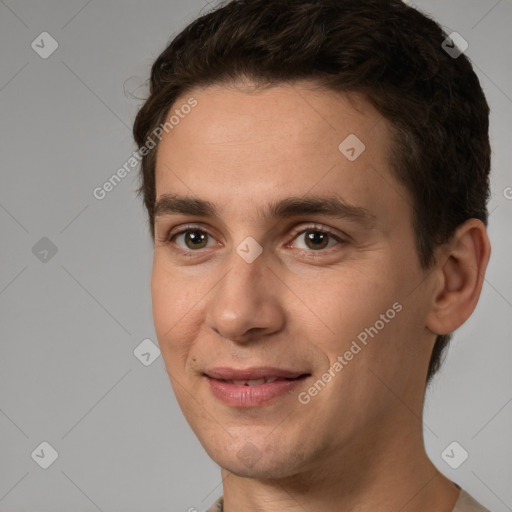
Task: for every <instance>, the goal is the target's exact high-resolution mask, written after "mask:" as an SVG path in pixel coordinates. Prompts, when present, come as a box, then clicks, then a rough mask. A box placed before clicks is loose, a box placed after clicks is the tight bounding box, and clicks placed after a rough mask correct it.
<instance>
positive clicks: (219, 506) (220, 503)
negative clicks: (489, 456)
mask: <svg viewBox="0 0 512 512" xmlns="http://www.w3.org/2000/svg"><path fill="white" fill-rule="evenodd" d="M223 509H224V497H223V496H221V497H220V498H219V499H218V500H217V501H216V502H215V503H214V504H213V505H212V506H211V507H210V508H209V509H208V510H207V511H206V512H222V511H223ZM482 510H485V509H482Z"/></svg>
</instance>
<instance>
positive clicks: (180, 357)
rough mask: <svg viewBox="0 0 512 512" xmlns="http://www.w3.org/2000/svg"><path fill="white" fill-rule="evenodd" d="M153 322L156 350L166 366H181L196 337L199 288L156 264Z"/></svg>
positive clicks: (152, 295)
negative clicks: (158, 348) (157, 346)
mask: <svg viewBox="0 0 512 512" xmlns="http://www.w3.org/2000/svg"><path fill="white" fill-rule="evenodd" d="M151 297H152V305H153V322H154V326H155V332H156V335H157V338H158V342H159V345H160V350H161V351H162V355H163V357H164V361H165V363H166V366H167V367H168V368H170V367H174V368H177V367H178V366H181V367H182V366H183V365H184V363H185V361H186V358H187V355H188V352H189V348H190V345H191V344H192V342H193V340H194V339H195V338H196V337H197V329H198V328H199V321H198V320H197V319H198V317H199V316H200V313H199V308H200V307H201V302H200V298H201V295H200V291H199V290H198V289H197V287H194V286H191V284H190V281H189V280H186V279H179V278H178V276H177V275H176V274H173V273H171V272H169V271H168V270H166V269H165V267H163V266H162V265H159V264H158V260H157V258H155V263H154V265H153V273H152V278H151Z"/></svg>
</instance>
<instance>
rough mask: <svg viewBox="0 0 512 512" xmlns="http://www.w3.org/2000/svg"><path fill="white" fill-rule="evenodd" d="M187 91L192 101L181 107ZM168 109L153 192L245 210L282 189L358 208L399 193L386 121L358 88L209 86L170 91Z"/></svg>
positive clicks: (285, 192)
mask: <svg viewBox="0 0 512 512" xmlns="http://www.w3.org/2000/svg"><path fill="white" fill-rule="evenodd" d="M191 98H193V99H194V100H195V101H196V102H197V105H196V106H195V107H194V108H193V109H188V108H187V109H184V110H183V111H181V110H180V109H181V107H182V106H183V105H185V104H186V103H187V102H188V103H190V100H191ZM177 110H178V111H179V112H176V111H177ZM185 111H187V112H188V113H186V114H185V113H184V112H185ZM175 113H176V114H179V113H181V116H180V119H179V122H178V123H177V124H175V125H174V127H173V128H172V130H169V132H168V133H165V132H164V135H163V138H162V141H161V142H160V144H159V147H158V153H157V162H156V196H157V199H158V197H159V196H161V195H162V194H168V193H177V194H180V195H189V196H194V197H202V198H204V199H206V200H210V201H212V202H216V203H218V204H221V205H224V206H226V208H229V207H232V208H234V207H235V206H237V207H238V211H239V212H240V208H244V209H245V211H246V213H249V206H251V207H254V208H253V209H251V211H253V210H254V211H256V205H257V203H260V204H261V203H262V202H263V201H264V200H265V199H266V200H268V199H269V198H273V199H276V198H277V197H280V198H282V197H285V196H286V195H292V196H301V195H306V194H310V193H314V194H315V195H316V196H322V194H325V195H329V196H332V195H333V194H336V195H339V196H341V197H343V198H344V200H345V201H346V202H347V203H354V202H358V203H364V204H362V206H363V207H365V206H366V205H369V204H371V203H372V202H374V203H375V205H377V203H385V202H386V201H387V202H388V204H389V203H391V202H393V201H394V202H395V203H396V197H393V196H396V195H397V194H398V195H401V196H402V198H403V197H404V191H403V190H401V187H400V185H399V184H398V183H397V182H396V180H395V178H394V176H393V173H392V170H391V169H392V165H391V164H392V163H391V162H390V157H389V155H390V154H391V151H390V149H391V148H390V144H391V136H390V133H389V125H388V122H387V121H386V120H385V119H384V118H383V117H382V116H381V115H380V114H379V113H378V112H377V111H376V110H375V109H374V108H373V107H372V106H371V105H370V104H369V103H368V102H367V101H366V100H365V99H364V97H363V96H361V95H358V94H354V93H352V94H350V95H349V94H342V93H336V92H333V91H330V90H326V89H322V88H318V87H316V86H313V85H311V84H308V83H296V84H286V85H277V86H273V87H270V88H265V89H261V90H254V89H252V88H247V87H236V86H229V87H228V86H222V85H216V86H211V87H207V88H203V89H199V88H198V89H194V90H192V91H190V93H188V94H185V95H183V96H181V97H180V98H178V99H177V100H176V101H175V103H174V105H173V107H172V108H171V111H170V113H169V115H173V114H175ZM384 188H385V189H386V190H384Z"/></svg>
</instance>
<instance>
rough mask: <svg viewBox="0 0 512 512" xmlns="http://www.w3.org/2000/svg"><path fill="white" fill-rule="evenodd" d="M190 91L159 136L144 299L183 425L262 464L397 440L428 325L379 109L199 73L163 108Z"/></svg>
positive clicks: (426, 345) (284, 466)
mask: <svg viewBox="0 0 512 512" xmlns="http://www.w3.org/2000/svg"><path fill="white" fill-rule="evenodd" d="M190 97H193V98H195V99H196V100H197V106H195V107H194V108H193V109H192V110H191V111H190V113H188V114H187V115H186V116H183V118H182V119H180V121H179V124H176V125H175V127H174V128H173V129H172V130H171V131H169V133H168V134H166V135H165V136H164V138H163V139H162V141H161V143H160V146H159V149H158V158H157V169H156V195H157V204H158V207H157V215H156V218H155V240H156V241H155V253H154V267H153V275H152V298H153V313H154V322H155V329H156V333H157V336H158V340H159V344H160V347H161V350H162V355H163V358H164V361H165V365H166V368H167V371H168V373H169V376H170V379H171V383H172V386H173V389H174V391H175V393H176V397H177V400H178V402H179V404H180V406H181V408H182V410H183V413H184V414H185V416H186V418H187V420H188V422H189V424H190V425H191V427H192V429H193V430H194V432H195V433H196V435H197V436H198V438H199V440H200V441H201V443H202V445H203V446H204V448H205V449H206V451H207V452H208V453H209V454H210V456H211V457H212V458H213V459H214V460H215V461H216V462H217V463H218V464H220V465H221V466H222V467H224V468H227V469H228V470H230V471H232V472H234V473H237V474H239V475H244V476H253V477H257V476H261V477H270V478H275V477H279V476H290V475H294V474H297V473H299V472H300V471H305V470H307V469H314V468H315V467H320V466H321V465H322V464H324V463H325V462H326V461H327V460H328V459H331V460H333V459H336V458H337V457H340V458H341V457H346V456H347V455H349V454H350V453H351V450H352V451H354V450H356V447H357V450H358V453H360V454H363V453H364V451H365V450H371V449H372V446H373V447H375V446H376V445H377V444H378V443H379V442H380V441H382V442H384V440H385V439H386V438H391V437H393V436H394V437H395V438H396V436H397V435H398V436H399V435H400V432H401V430H400V429H407V428H408V425H409V424H410V423H411V421H413V422H416V423H417V422H418V421H419V420H418V418H417V417H414V414H416V415H418V416H419V415H421V401H422V397H423V392H424V382H425V375H426V370H427V365H428V360H429V355H430V351H431V348H432V342H433V335H432V333H430V332H429V331H428V330H427V329H426V327H425V318H426V315H427V309H428V303H429V291H428V290H429V280H428V278H427V279H425V276H426V275H427V274H425V273H424V271H423V270H422V269H421V267H420V265H419V263H418V256H417V252H416V248H415V243H414V233H413V228H412V213H411V205H410V202H409V200H408V194H407V192H406V191H405V190H404V189H403V188H402V186H401V185H399V184H398V182H397V181H396V179H395V178H394V176H393V173H392V170H391V169H392V165H393V162H392V160H391V156H390V155H391V151H390V149H391V136H390V133H389V131H388V124H387V122H386V121H385V120H384V118H383V117H382V116H381V115H380V114H379V113H378V112H377V111H376V110H374V109H373V108H372V107H371V106H370V105H369V104H368V103H367V102H366V101H365V100H364V99H363V98H362V97H361V96H358V95H352V96H350V98H349V97H348V96H346V95H342V94H337V93H334V92H330V91H326V90H320V89H317V90H313V89H312V88H311V87H309V88H308V87H307V86H306V84H305V83H303V84H302V85H301V84H298V83H297V84H295V85H293V86H290V85H280V86H276V87H272V88H269V89H266V90H263V91H259V92H254V91H252V92H251V91H248V90H245V91H242V90H237V89H235V88H227V87H221V86H217V87H209V88H206V89H202V90H199V89H196V90H194V91H193V92H192V93H191V94H190V95H187V96H184V97H183V98H180V99H178V101H176V103H175V104H174V106H173V108H172V111H171V113H170V114H172V113H173V112H174V110H175V109H179V108H180V106H181V105H183V104H185V103H186V102H187V100H188V99H189V98H190ZM187 110H188V109H187ZM347 137H349V138H348V139H347ZM355 137H357V139H356V138H355ZM345 139H346V141H345ZM358 139H359V141H358ZM343 141H345V142H343ZM361 142H362V143H363V144H364V150H363V146H362V145H361ZM340 144H341V146H340ZM339 146H340V147H339ZM170 196H176V197H177V196H179V197H180V198H182V199H183V198H188V199H192V198H193V199H196V200H198V201H206V202H208V203H209V206H213V208H214V210H215V212H211V211H208V209H207V208H197V207H198V206H201V205H200V204H199V203H198V202H196V203H193V204H192V205H191V204H190V203H189V202H187V201H176V197H175V198H174V201H173V200H171V197H170ZM290 198H294V199H295V200H294V201H290ZM306 200H310V201H309V202H306ZM329 201H330V202H329ZM336 201H339V204H337V203H336ZM319 204H320V206H321V205H322V204H324V205H327V206H337V207H338V208H337V213H336V212H333V211H330V210H329V208H326V209H325V210H324V211H320V209H319V208H318V205H319ZM194 205H195V206H196V209H195V210H191V206H194ZM203 206H204V205H203ZM276 206H278V207H277V208H276ZM308 206H309V209H308V208H307V207H308ZM178 232H180V233H179V234H178ZM420 283H421V285H420ZM430 289H431V287H430ZM263 378H266V380H265V381H262V380H261V379H263ZM273 379H277V380H274V382H267V381H268V380H273ZM247 380H251V381H252V382H249V383H247V382H245V381H247ZM263 382H264V383H263ZM247 384H252V385H247ZM411 411H413V413H414V414H413V413H411ZM362 456H364V455H362Z"/></svg>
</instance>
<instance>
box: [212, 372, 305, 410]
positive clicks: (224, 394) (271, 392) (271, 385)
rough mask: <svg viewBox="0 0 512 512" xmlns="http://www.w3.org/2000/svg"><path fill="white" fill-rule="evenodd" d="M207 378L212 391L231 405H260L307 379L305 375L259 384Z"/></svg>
mask: <svg viewBox="0 0 512 512" xmlns="http://www.w3.org/2000/svg"><path fill="white" fill-rule="evenodd" d="M207 379H208V381H209V382H210V389H211V391H212V393H213V394H214V395H215V396H216V397H217V398H218V399H219V400H221V401H222V402H224V403H225V404H227V405H229V406H231V407H259V406H261V405H264V404H266V403H267V402H270V400H272V399H274V398H276V397H278V396H281V395H284V394H286V393H288V392H290V391H292V390H293V389H294V388H296V387H297V386H298V385H299V384H301V383H302V382H303V381H304V380H305V377H299V378H297V379H290V380H275V381H274V382H268V383H266V384H260V385H258V386H245V385H239V384H233V383H231V382H226V381H223V380H217V379H212V378H211V377H207Z"/></svg>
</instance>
